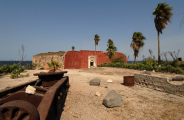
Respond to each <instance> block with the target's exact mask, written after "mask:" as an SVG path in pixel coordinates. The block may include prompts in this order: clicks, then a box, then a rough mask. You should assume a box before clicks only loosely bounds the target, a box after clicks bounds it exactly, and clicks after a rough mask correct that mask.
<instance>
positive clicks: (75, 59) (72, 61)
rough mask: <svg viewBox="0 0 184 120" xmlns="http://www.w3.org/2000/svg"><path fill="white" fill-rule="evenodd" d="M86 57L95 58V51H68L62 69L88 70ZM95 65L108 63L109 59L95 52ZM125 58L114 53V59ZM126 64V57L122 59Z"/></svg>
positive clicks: (101, 53)
mask: <svg viewBox="0 0 184 120" xmlns="http://www.w3.org/2000/svg"><path fill="white" fill-rule="evenodd" d="M88 56H95V51H88V50H80V51H68V52H67V53H66V55H65V63H64V69H72V68H75V69H81V68H88ZM96 56H97V65H100V64H102V63H108V62H109V57H108V56H107V53H104V52H102V51H96ZM119 56H125V55H124V54H123V53H116V55H115V56H114V57H119ZM123 59H124V61H125V62H126V63H127V60H126V56H125V57H124V58H123Z"/></svg>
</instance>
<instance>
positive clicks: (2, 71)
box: [0, 65, 10, 74]
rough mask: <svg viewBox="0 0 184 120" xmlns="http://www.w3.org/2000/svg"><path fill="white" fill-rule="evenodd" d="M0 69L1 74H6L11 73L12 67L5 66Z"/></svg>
mask: <svg viewBox="0 0 184 120" xmlns="http://www.w3.org/2000/svg"><path fill="white" fill-rule="evenodd" d="M0 69H1V70H0V71H1V73H5V74H7V73H10V67H9V66H8V65H3V66H1V68H0Z"/></svg>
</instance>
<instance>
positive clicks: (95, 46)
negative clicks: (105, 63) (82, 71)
mask: <svg viewBox="0 0 184 120" xmlns="http://www.w3.org/2000/svg"><path fill="white" fill-rule="evenodd" d="M95 64H96V65H95V67H96V66H97V61H96V44H95Z"/></svg>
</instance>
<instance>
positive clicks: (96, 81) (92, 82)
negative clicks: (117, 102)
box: [89, 78, 100, 86]
mask: <svg viewBox="0 0 184 120" xmlns="http://www.w3.org/2000/svg"><path fill="white" fill-rule="evenodd" d="M89 84H90V85H94V86H99V85H100V79H98V78H95V79H92V80H90V82H89Z"/></svg>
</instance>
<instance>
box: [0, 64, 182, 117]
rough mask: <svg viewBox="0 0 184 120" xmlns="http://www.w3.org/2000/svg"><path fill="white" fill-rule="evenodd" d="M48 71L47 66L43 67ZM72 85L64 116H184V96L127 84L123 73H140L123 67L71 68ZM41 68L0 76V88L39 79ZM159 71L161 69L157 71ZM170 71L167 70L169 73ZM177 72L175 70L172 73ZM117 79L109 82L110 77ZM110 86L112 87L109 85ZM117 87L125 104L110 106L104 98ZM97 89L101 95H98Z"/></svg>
mask: <svg viewBox="0 0 184 120" xmlns="http://www.w3.org/2000/svg"><path fill="white" fill-rule="evenodd" d="M41 71H44V70H41ZM66 71H68V73H67V74H65V76H69V81H70V88H69V92H68V96H67V98H66V102H65V107H64V111H63V113H62V115H61V120H179V119H181V118H184V97H180V96H176V95H172V94H168V93H164V92H159V91H155V90H152V89H149V88H145V87H141V86H138V85H135V86H133V87H127V86H124V85H123V76H128V75H133V74H134V73H140V71H138V70H130V69H123V68H104V67H102V68H92V69H68V70H66ZM38 72H40V70H27V71H26V72H25V73H23V74H26V73H29V74H30V76H29V77H25V78H18V79H10V78H9V75H7V76H0V90H2V89H6V88H9V87H12V86H15V85H18V84H21V83H24V82H27V81H32V80H35V79H37V76H33V74H34V73H38ZM155 74H157V73H155ZM165 74H166V73H165ZM172 75H173V74H172ZM93 78H99V79H100V80H101V85H100V86H90V85H89V81H90V80H91V79H93ZM108 79H111V80H113V82H112V83H107V80H108ZM106 87H108V88H106ZM111 90H115V91H116V92H117V93H118V94H120V95H121V96H122V98H123V105H122V106H121V107H115V108H106V107H105V106H104V105H103V104H102V101H103V98H104V97H105V96H106V95H107V93H108V92H109V91H111ZM96 92H99V93H101V96H96V95H95V94H96Z"/></svg>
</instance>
